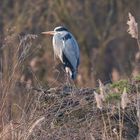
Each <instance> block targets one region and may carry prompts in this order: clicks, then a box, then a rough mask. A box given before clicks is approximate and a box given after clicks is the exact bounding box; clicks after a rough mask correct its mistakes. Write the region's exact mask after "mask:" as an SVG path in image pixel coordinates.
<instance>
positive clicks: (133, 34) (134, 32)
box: [127, 12, 140, 51]
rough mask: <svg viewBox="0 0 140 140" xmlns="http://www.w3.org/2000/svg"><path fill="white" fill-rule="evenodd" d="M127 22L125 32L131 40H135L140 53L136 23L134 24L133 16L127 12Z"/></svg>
mask: <svg viewBox="0 0 140 140" xmlns="http://www.w3.org/2000/svg"><path fill="white" fill-rule="evenodd" d="M128 18H129V20H128V21H127V25H128V26H129V27H128V30H127V32H128V33H129V34H130V35H131V37H132V38H135V39H136V40H137V43H138V47H139V51H140V42H139V34H138V23H137V22H136V20H135V18H134V16H132V14H131V13H130V12H129V13H128Z"/></svg>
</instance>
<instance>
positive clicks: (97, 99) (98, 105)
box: [94, 91, 103, 109]
mask: <svg viewBox="0 0 140 140" xmlns="http://www.w3.org/2000/svg"><path fill="white" fill-rule="evenodd" d="M94 95H95V100H96V103H97V108H99V109H102V107H103V102H102V97H101V95H99V94H98V93H97V92H95V91H94Z"/></svg>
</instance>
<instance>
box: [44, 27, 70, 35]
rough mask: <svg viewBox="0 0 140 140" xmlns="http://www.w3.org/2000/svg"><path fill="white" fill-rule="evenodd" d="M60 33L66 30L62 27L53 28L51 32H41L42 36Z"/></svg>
mask: <svg viewBox="0 0 140 140" xmlns="http://www.w3.org/2000/svg"><path fill="white" fill-rule="evenodd" d="M62 31H68V29H67V28H66V27H63V26H58V27H55V28H54V30H53V31H47V32H42V33H41V34H44V35H54V34H55V33H58V32H59V33H60V32H62Z"/></svg>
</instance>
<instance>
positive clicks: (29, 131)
mask: <svg viewBox="0 0 140 140" xmlns="http://www.w3.org/2000/svg"><path fill="white" fill-rule="evenodd" d="M44 119H45V117H44V116H43V117H40V118H39V119H38V120H36V121H35V122H34V123H33V124H32V125H31V127H30V128H29V130H28V134H27V137H26V139H28V138H29V136H30V135H31V134H32V132H33V129H34V128H35V127H36V126H37V125H38V124H39V123H40V122H42V121H43V120H44Z"/></svg>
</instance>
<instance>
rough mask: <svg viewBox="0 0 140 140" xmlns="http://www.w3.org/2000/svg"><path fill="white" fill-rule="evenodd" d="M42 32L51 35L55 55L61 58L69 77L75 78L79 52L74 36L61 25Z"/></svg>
mask: <svg viewBox="0 0 140 140" xmlns="http://www.w3.org/2000/svg"><path fill="white" fill-rule="evenodd" d="M43 34H52V35H53V50H54V55H55V57H58V58H59V59H60V60H61V62H62V63H63V65H64V67H65V70H66V72H67V73H68V74H69V76H70V78H72V79H76V75H77V70H78V66H79V62H80V52H79V47H78V44H77V42H76V40H75V38H74V36H73V35H72V34H71V33H70V32H69V31H68V30H67V29H66V28H65V27H63V26H59V27H56V28H55V29H54V31H51V32H43Z"/></svg>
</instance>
